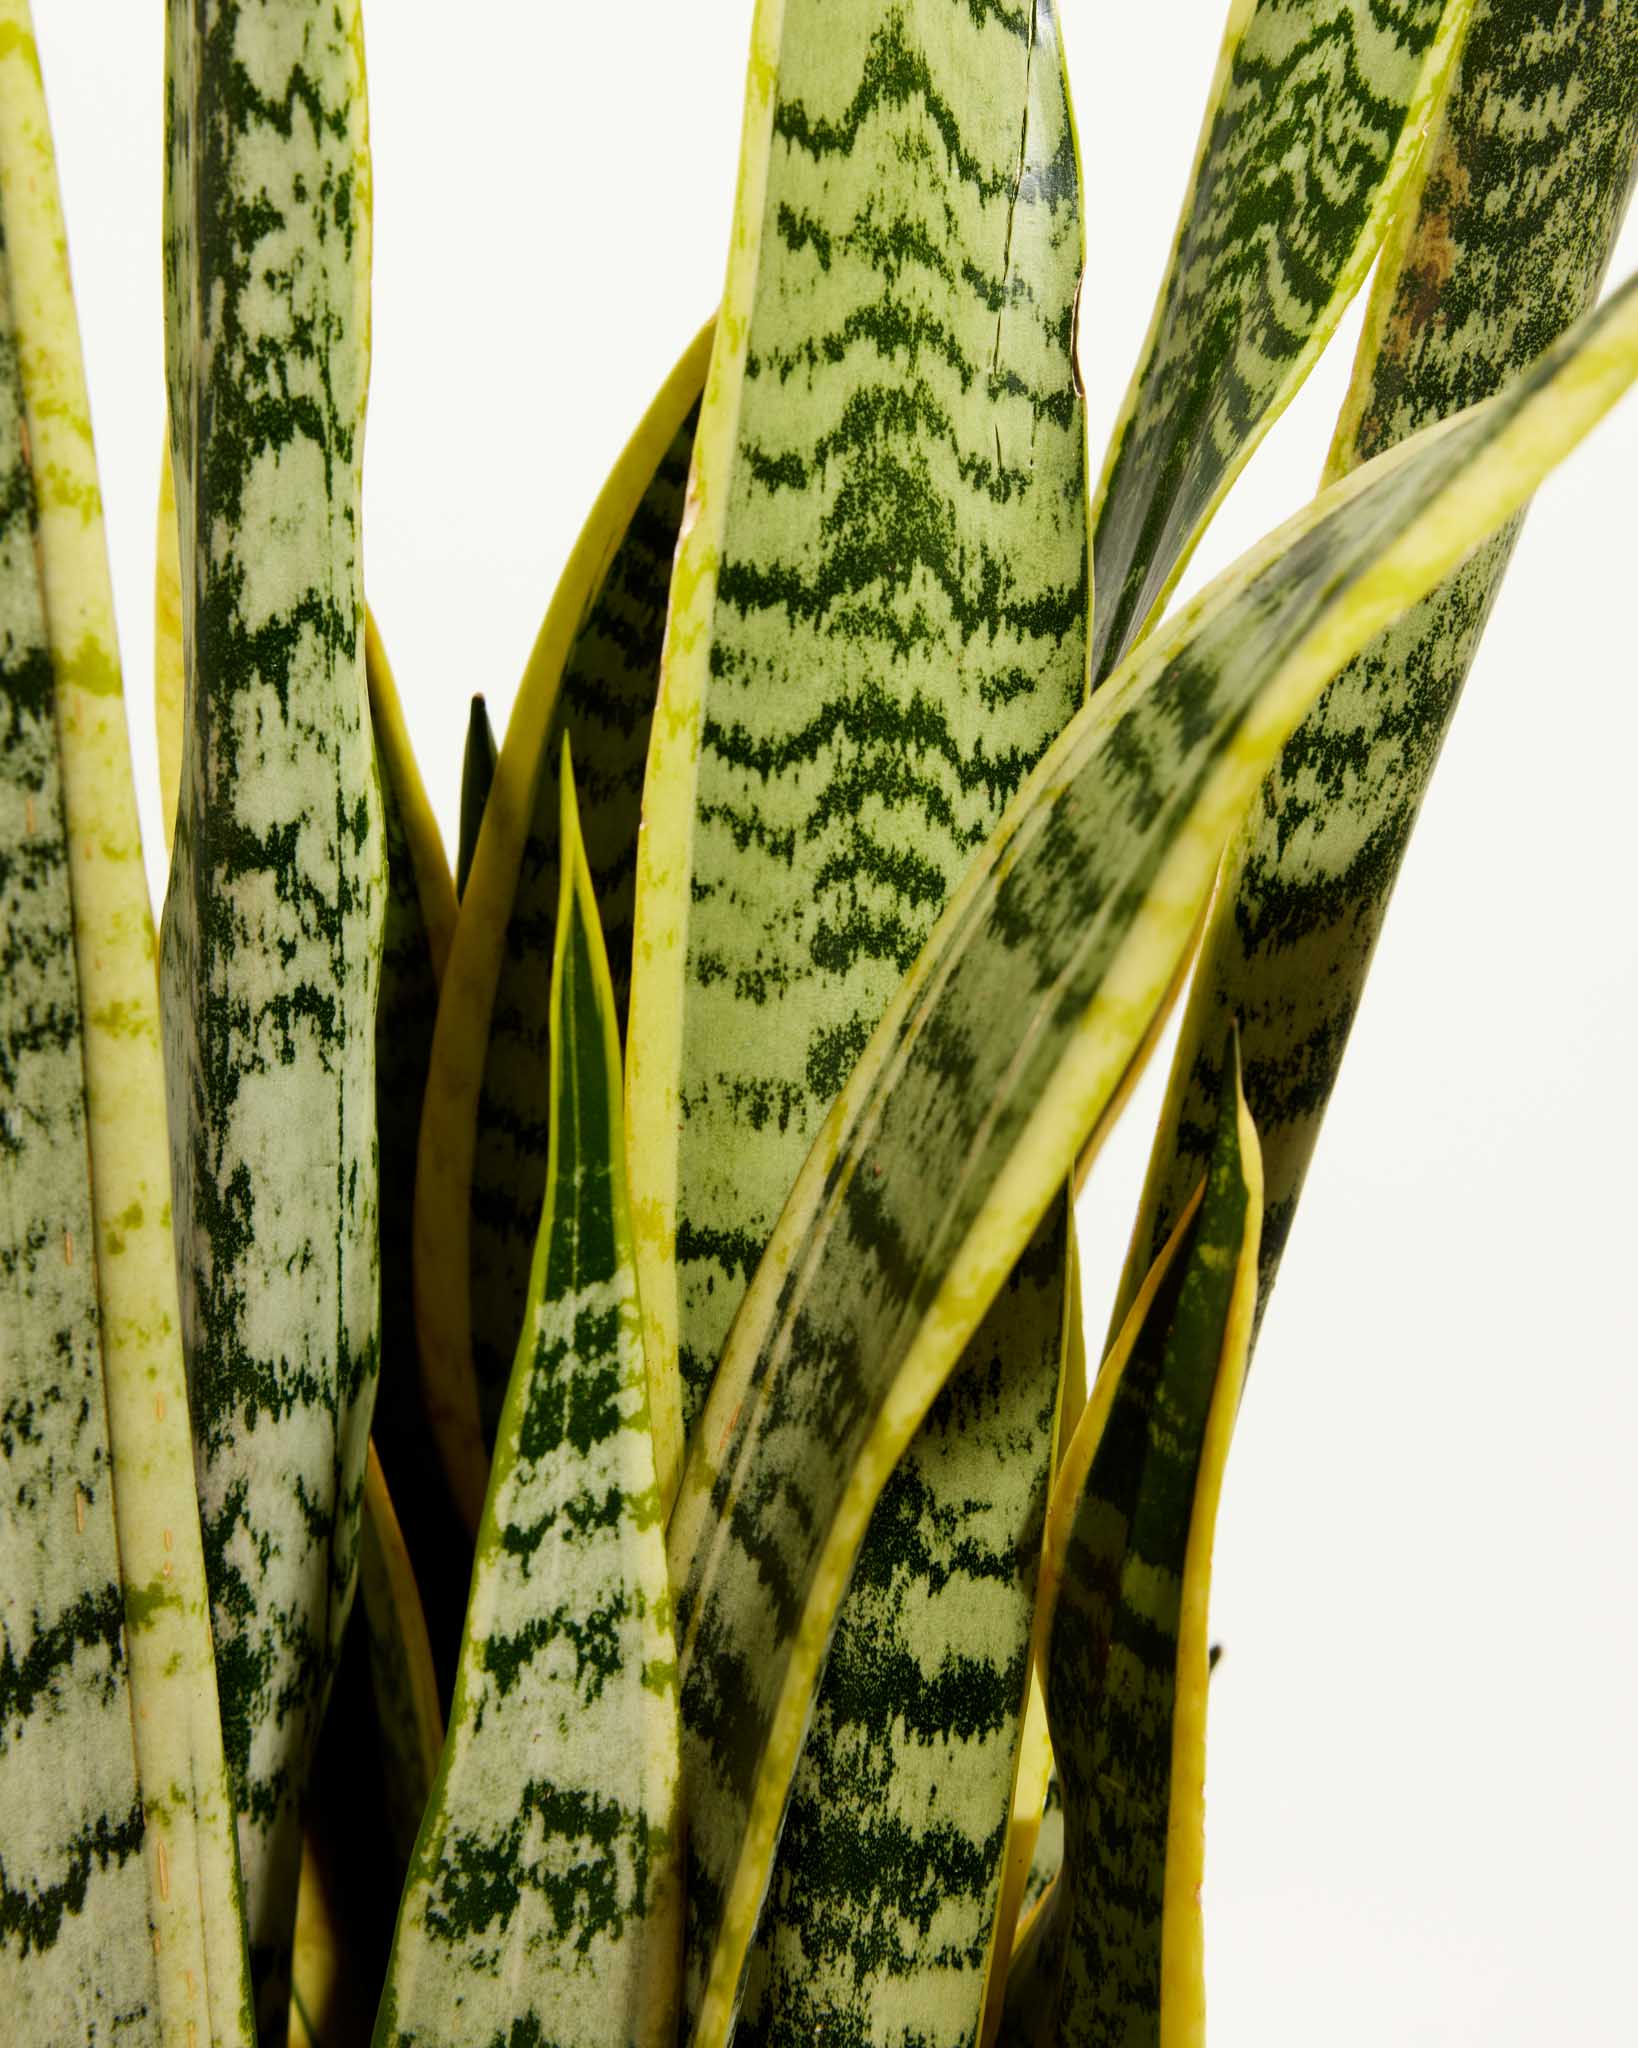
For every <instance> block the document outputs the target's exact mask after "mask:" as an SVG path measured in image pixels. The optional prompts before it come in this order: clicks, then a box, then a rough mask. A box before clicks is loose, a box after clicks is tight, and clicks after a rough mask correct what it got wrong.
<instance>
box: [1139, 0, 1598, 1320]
mask: <svg viewBox="0 0 1638 2048" xmlns="http://www.w3.org/2000/svg"><path fill="white" fill-rule="evenodd" d="M1635 156H1638V5H1634V4H1632V0H1597V4H1594V5H1592V6H1585V5H1582V4H1581V0H1562V4H1560V0H1555V4H1553V5H1550V6H1547V7H1542V6H1538V5H1533V4H1530V5H1527V4H1523V0H1478V4H1477V6H1476V8H1475V11H1474V17H1473V25H1472V29H1471V31H1470V33H1469V36H1468V40H1467V44H1466V48H1465V50H1464V53H1463V57H1462V62H1461V68H1460V71H1459V74H1458V78H1457V82H1456V84H1455V86H1454V88H1453V91H1452V94H1451V98H1450V101H1449V105H1448V106H1447V108H1446V110H1445V113H1444V116H1443V120H1442V123H1441V125H1440V126H1439V128H1438V129H1437V131H1436V132H1435V134H1434V137H1433V139H1432V141H1431V143H1430V145H1429V151H1428V157H1427V163H1426V176H1425V182H1424V183H1423V185H1422V187H1421V189H1420V192H1419V194H1418V195H1416V203H1415V204H1414V205H1412V206H1411V207H1410V208H1409V209H1408V211H1407V214H1406V216H1405V219H1404V221H1403V223H1402V225H1401V227H1400V228H1399V229H1398V231H1397V232H1396V234H1395V236H1394V239H1393V241H1392V242H1391V243H1390V245H1389V247H1388V249H1387V250H1386V251H1385V252H1384V258H1383V270H1382V274H1381V277H1380V279H1379V281H1378V284H1377V286H1376V289H1375V292H1374V294H1373V298H1372V303H1371V309H1370V316H1369V320H1368V323H1367V328H1366V333H1365V337H1364V341H1363V344H1362V352H1361V356H1360V360H1359V363H1358V365H1357V367H1356V370H1355V375H1354V382H1353V387H1352V391H1351V394H1350V398H1349V402H1348V406H1347V408H1346V411H1345V413H1344V417H1343V421H1342V426H1341V429H1340V431H1339V435H1338V440H1337V445H1336V447H1335V449H1334V450H1333V452H1332V469H1333V471H1334V472H1335V473H1338V474H1340V473H1342V472H1344V471H1346V470H1348V469H1350V468H1352V467H1353V466H1354V464H1356V463H1358V462H1360V461H1363V460H1365V459H1366V458H1368V457H1370V456H1372V455H1375V454H1377V453H1379V452H1380V451H1381V450H1382V449H1384V448H1387V447H1390V446H1392V445H1393V444H1394V443H1395V442H1397V441H1399V440H1401V439H1402V438H1403V437H1404V436H1405V435H1406V434H1408V433H1411V432H1413V431H1414V430H1415V429H1416V428H1418V427H1421V426H1424V425H1426V424H1427V423H1428V422H1429V421H1430V420H1435V419H1439V418H1441V417H1443V416H1444V415H1446V414H1448V413H1450V412H1452V411H1454V410H1456V409H1457V408H1459V407H1461V406H1464V405H1469V404H1472V403H1473V402H1474V401H1476V400H1478V399H1481V398H1484V397H1486V396H1487V395H1488V394H1489V393H1490V392H1492V391H1494V390H1495V389H1496V388H1497V386H1498V385H1499V384H1501V383H1502V382H1503V381H1505V379H1506V378H1507V377H1508V376H1509V375H1511V374H1513V373H1515V372H1516V371H1517V370H1518V369H1519V368H1520V366H1521V365H1522V364H1523V363H1525V362H1527V361H1528V360H1529V358H1530V357H1531V356H1533V355H1534V354H1535V353H1536V352H1537V351H1538V350H1539V349H1541V348H1544V347H1545V346H1546V345H1547V344H1548V343H1549V342H1550V341H1552V340H1553V338H1554V337H1555V336H1556V335H1558V334H1560V333H1562V332H1563V331H1564V329H1565V328H1566V327H1567V326H1568V325H1569V324H1570V322H1571V321H1572V320H1574V319H1575V318H1577V317H1578V316H1579V315H1580V314H1581V313H1583V312H1584V311H1585V309H1586V308H1587V307H1588V306H1589V305H1590V304H1591V303H1592V301H1593V299H1594V298H1595V297H1596V295H1597V292H1598V286H1599V281H1600V280H1601V278H1602V277H1603V274H1604V270H1605V266H1606V264H1607V263H1608V261H1609V254H1610V249H1611V247H1612V245H1613V243H1614V240H1615V235H1616V232H1617V229H1618V228H1619V226H1620V222H1621V219H1622V216H1623V214H1624V212H1625V209H1626V203H1627V195H1628V192H1629V190H1630V188H1631V184H1632V177H1633V166H1634V161H1635ZM1517 532H1518V521H1517V520H1515V521H1514V522H1513V523H1512V524H1511V525H1510V526H1509V527H1507V528H1506V529H1505V530H1504V531H1503V532H1501V533H1499V534H1497V535H1496V536H1495V538H1494V539H1492V540H1491V541H1489V542H1488V543H1487V544H1486V545H1485V546H1484V547H1483V548H1482V549H1480V550H1479V551H1478V552H1477V553H1476V554H1475V555H1474V556H1473V557H1472V559H1471V560H1470V561H1468V562H1466V563H1465V564H1464V565H1463V566H1462V568H1461V569H1460V570H1459V571H1458V572H1457V573H1456V575H1454V576H1453V577H1451V578H1450V579H1449V580H1448V581H1447V582H1445V583H1444V584H1442V585H1441V586H1440V588H1439V589H1438V590H1437V591H1435V592H1434V593H1433V594H1432V595H1431V596H1430V597H1428V598H1427V599H1426V600H1425V601H1424V602H1423V603H1422V604H1421V605H1419V606H1418V607H1417V608H1416V609H1415V610H1414V611H1413V612H1411V613H1408V614H1407V615H1406V616H1405V617H1404V618H1403V619H1401V620H1400V621H1398V623H1397V624H1395V625H1394V626H1392V627H1391V628H1390V629H1389V630H1388V631H1387V632H1386V633H1384V634H1383V635H1382V636H1381V637H1380V638H1379V639H1378V640H1376V641H1374V642H1373V643H1372V645H1371V646H1369V647H1368V648H1366V649H1365V651H1364V652H1363V653H1362V654H1361V655H1360V657H1359V658H1358V660H1357V661H1355V662H1354V663H1353V664H1352V665H1351V666H1350V667H1349V668H1348V669H1347V670H1346V672H1345V673H1344V674H1342V675H1341V676H1339V677H1338V678H1337V680H1336V681H1335V682H1334V683H1333V684H1332V686H1331V687H1330V689H1329V690H1327V691H1326V693H1325V695H1324V696H1323V697H1322V698H1321V699H1320V701H1319V703H1318V704H1317V705H1316V706H1315V707H1314V709H1313V711H1312V712H1311V713H1310V714H1309V716H1308V717H1307V718H1306V719H1304V721H1303V723H1302V725H1301V726H1300V727H1299V728H1298V730H1297V731H1296V732H1295V733H1294V734H1293V735H1292V737H1291V738H1290V740H1289V741H1288V742H1287V743H1286V746H1285V748H1284V750H1283V752H1282V753H1281V756H1280V759H1279V762H1278V764H1277V766H1276V768H1275V770H1274V772H1273V774H1272V775H1271V776H1270V777H1269V779H1268V781H1267V783H1266V784H1265V785H1264V787H1263V791H1262V794H1261V796H1260V798H1259V799H1258V803H1257V805H1256V808H1255V809H1254V811H1253V812H1252V814H1251V817H1250V818H1249V820H1248V823H1247V829H1246V833H1245V835H1244V836H1243V838H1242V841H1241V843H1240V844H1239V845H1238V847H1237V849H1236V853H1235V865H1234V867H1233V869H1232V872H1231V875H1230V877H1229V879H1228V880H1227V881H1226V882H1225V886H1224V889H1223V891H1222V893H1221V895H1220V897H1219V899H1218V903H1217V905H1216V907H1215V909H1214V911H1213V915H1212V920H1211V923H1210V925H1209V926H1208V928H1207V934H1206V938H1205V942H1204V946H1203V948H1202V955H1201V964H1200V968H1199V971H1198V974H1197V977H1196V981H1195V986H1194V991H1193V993H1192V995H1191V998H1190V1003H1189V1007H1188V1011H1187V1014H1186V1017H1185V1020H1184V1026H1183V1031H1182V1036H1181V1039H1180V1041H1179V1045H1178V1050H1177V1055H1176V1060H1175V1063H1174V1066H1173V1070H1172V1077H1171V1084H1170V1088H1169V1091H1168V1099H1167V1104H1166V1109H1165V1113H1164V1116H1163V1119H1162V1123H1161V1128H1160V1132H1159V1135H1158V1137H1157V1139H1156V1144H1155V1152H1154V1157H1153V1160H1152V1162H1151V1166H1150V1172H1149V1180H1148V1185H1147V1187H1146V1190H1145V1194H1144V1204H1143V1210H1142V1212H1141V1214H1140V1217H1139V1221H1138V1224H1137V1229H1136V1232H1135V1234H1134V1238H1133V1247H1132V1256H1131V1261H1130V1263H1129V1267H1128V1272H1127V1276H1126V1282H1125V1287H1126V1290H1127V1292H1128V1294H1129V1291H1130V1290H1131V1288H1133V1287H1135V1285H1136V1282H1137V1279H1138V1278H1139V1277H1140V1276H1141V1272H1142V1270H1143V1268H1144V1265H1145V1264H1146V1262H1147V1261H1148V1260H1149V1259H1150V1258H1151V1257H1152V1256H1153V1254H1154V1251H1155V1249H1156V1248H1157V1247H1158V1245H1159V1243H1160V1242H1161V1241H1162V1240H1163V1239H1164V1237H1165V1236H1166V1235H1167V1234H1168V1232H1169V1231H1170V1229H1171V1225H1172V1222H1173V1221H1174V1220H1175V1218H1176V1215H1177V1213H1178V1209H1179V1206H1180V1204H1181V1202H1182V1201H1183V1199H1184V1198H1185V1197H1186V1195H1187V1193H1188V1189H1189V1185H1190V1182H1191V1178H1192V1179H1198V1177H1199V1174H1200V1171H1201V1166H1202V1163H1203V1160H1204V1158H1205V1155H1206V1151H1207V1149H1208V1147H1209V1144H1210V1128H1211V1121H1212V1118H1211V1104H1212V1102H1213V1099H1214V1096H1215V1092H1216V1089H1217V1087H1218V1084H1219V1080H1220V1073H1219V1061H1218V1054H1219V1051H1220V1048H1221V1045H1222V1038H1223V1033H1224V1031H1225V1030H1226V1029H1227V1026H1228V1022H1229V1020H1230V1019H1237V1020H1238V1023H1239V1027H1240V1031H1241V1044H1242V1052H1243V1057H1244V1063H1245V1077H1246V1094H1247V1099H1248V1100H1249V1101H1250V1103H1251V1108H1252V1114H1253V1116H1254V1117H1255V1118H1256V1120H1257V1127H1258V1130H1259V1131H1260V1133H1261V1134H1262V1140H1263V1150H1264V1155H1265V1159H1266V1164H1267V1174H1268V1223H1267V1228H1266V1229H1265V1231H1264V1234H1263V1251H1262V1299H1263V1301H1264V1302H1265V1303H1266V1300H1267V1296H1268V1291H1269V1289H1270V1287H1271V1286H1272V1285H1273V1281H1274V1275H1275V1272H1276V1269H1277V1267H1278V1264H1279V1259H1280V1254H1281V1253H1282V1251H1283V1250H1284V1248H1285V1243H1286V1238H1287V1234H1288V1233H1289V1230H1290V1227H1291V1221H1292V1217H1293V1215H1294V1214H1295V1211H1296V1206H1297V1201H1298V1198H1299V1196H1300V1194H1301V1191H1302V1183H1303V1177H1304V1175H1305V1174H1306V1172H1307V1168H1308V1162H1309V1159H1310V1158H1311V1157H1312V1154H1313V1148H1314V1143H1315V1140H1316V1139H1317V1137H1318V1135H1319V1127H1320V1122H1321V1120H1322V1118H1323V1116H1324V1114H1325V1108H1326V1104H1327V1102H1328V1101H1329V1099H1330V1094H1331V1089H1332V1086H1333V1085H1334V1083H1335V1080H1336V1076H1337V1073H1338V1070H1339V1068H1340V1066H1341V1061H1342V1055H1343V1051H1344V1048H1345V1047H1346V1044H1347V1040H1348V1033H1349V1030H1350V1028H1351V1026H1352V1024H1353V1020H1354V1015H1355V1012H1356V1010H1357V1008H1358V1004H1359V1000H1360V996H1361V993H1362V990H1363V987H1364V982H1365V977H1366V974H1367V973H1368V971H1369V968H1370V963H1371V958H1372V955H1373V953H1374V951H1375V947H1376V941H1377V938H1378V935H1379V934H1380V932H1381V929H1382V923H1383V919H1384V917H1385V916H1386V913H1387V908H1388V900H1389V897H1390V895H1391V893H1392V890H1393V885H1394V882H1395V880H1396V878H1397V876H1398V873H1399V865H1400V862H1401V860H1402V859H1403V857H1404V853H1405V849H1406V846H1407V845H1408V843H1409V840H1410V835H1411V832H1412V829H1413V827H1414V825H1415V822H1416V817H1417V813H1418V811H1419V810H1420V808H1421V803H1422V798H1423V794H1424V792H1425V791H1426V789H1427V785H1428V780H1429V778H1430V776H1431V775H1432V772H1433V766H1434V762H1435V761H1436V760H1437V758H1438V755H1439V749H1440V747H1441V746H1442V744H1443V742H1444V737H1445V734H1446V732H1447V730H1448V728H1449V724H1450V720H1451V718H1452V716H1453V714H1454V712H1455V708H1456V703H1457V700H1458V697H1459V695H1460V692H1461V687H1462V683H1463V681H1464V679H1465V677H1466V675H1467V670H1468V667H1469V665H1470V663H1471V662H1472V660H1473V657H1474V654H1475V652H1476V651H1477V647H1478V643H1479V637H1480V635H1481V633H1482V632H1483V629H1484V623H1485V620H1486V618H1487V617H1488V615H1489V610H1490V606H1491V603H1492V601H1493V599H1494V597H1495V593H1496V589H1497V587H1498V585H1499V583H1500V580H1501V576H1502V572H1503V570H1504V568H1505V567H1506V564H1507V561H1508V558H1509V557H1510V555H1511V553H1512V548H1513V542H1514V539H1515V538H1516V536H1517Z"/></svg>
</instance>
